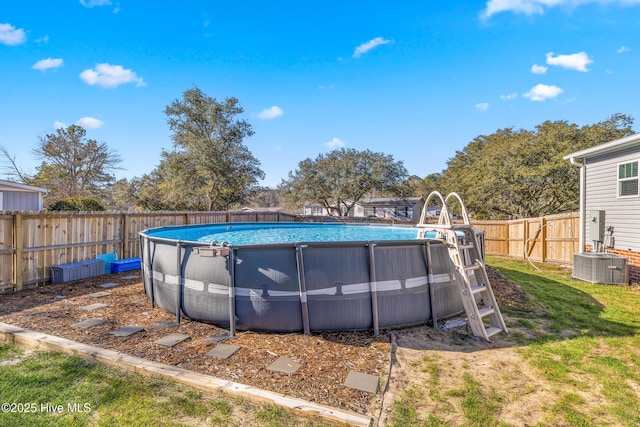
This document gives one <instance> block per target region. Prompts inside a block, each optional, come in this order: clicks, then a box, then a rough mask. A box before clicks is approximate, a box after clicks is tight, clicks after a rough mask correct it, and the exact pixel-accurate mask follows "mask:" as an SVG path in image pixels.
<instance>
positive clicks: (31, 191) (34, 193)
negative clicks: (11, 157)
mask: <svg viewBox="0 0 640 427" xmlns="http://www.w3.org/2000/svg"><path fill="white" fill-rule="evenodd" d="M46 194H47V190H46V189H44V188H40V187H33V186H31V185H25V184H18V183H17V182H11V181H5V180H2V179H0V211H41V210H42V209H43V208H44V196H45V195H46Z"/></svg>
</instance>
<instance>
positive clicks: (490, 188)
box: [441, 114, 633, 219]
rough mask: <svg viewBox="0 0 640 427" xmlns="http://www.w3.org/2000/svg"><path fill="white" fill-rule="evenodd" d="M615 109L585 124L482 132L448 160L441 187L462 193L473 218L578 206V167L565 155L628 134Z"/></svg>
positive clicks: (627, 123)
mask: <svg viewBox="0 0 640 427" xmlns="http://www.w3.org/2000/svg"><path fill="white" fill-rule="evenodd" d="M632 123H633V119H632V118H631V117H629V116H626V115H623V114H616V115H614V116H612V117H610V118H609V119H607V120H605V121H602V122H599V123H596V124H593V125H587V126H582V127H580V126H578V125H576V124H570V123H567V122H566V121H555V122H551V121H546V122H544V123H542V124H540V125H538V126H536V127H535V129H534V130H533V131H529V130H524V129H521V130H517V131H514V130H513V129H512V128H507V129H500V130H498V131H496V132H495V133H493V134H491V135H481V136H478V137H476V138H475V139H474V140H473V141H471V142H470V143H469V144H468V145H467V146H466V147H465V148H464V150H462V151H458V152H456V154H455V156H454V157H452V158H451V159H449V161H448V163H447V168H446V170H445V171H444V173H443V176H442V181H441V183H442V187H443V189H444V191H445V192H451V191H456V192H458V193H460V195H461V196H462V197H463V200H464V201H465V204H466V205H467V208H468V209H469V210H470V211H471V212H472V214H473V216H475V217H476V218H496V219H497V218H524V217H532V216H541V215H548V214H554V213H559V212H566V211H570V210H575V209H578V207H579V201H578V193H579V177H578V170H577V168H575V167H574V166H572V165H571V164H570V163H569V162H568V161H566V160H564V159H563V156H565V155H566V154H569V153H571V152H574V151H579V150H582V149H585V148H590V147H593V146H596V145H599V144H602V143H605V142H608V141H611V140H614V139H618V138H622V137H624V136H627V135H629V134H631V133H632V129H631V125H632Z"/></svg>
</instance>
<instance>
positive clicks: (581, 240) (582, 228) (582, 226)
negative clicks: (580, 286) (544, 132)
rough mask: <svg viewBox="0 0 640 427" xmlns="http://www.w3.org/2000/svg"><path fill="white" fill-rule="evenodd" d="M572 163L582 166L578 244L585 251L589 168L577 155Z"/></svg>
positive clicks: (570, 159)
mask: <svg viewBox="0 0 640 427" xmlns="http://www.w3.org/2000/svg"><path fill="white" fill-rule="evenodd" d="M569 161H570V162H571V164H572V165H573V166H575V167H577V168H580V230H579V231H580V234H579V235H580V238H579V242H578V246H579V248H580V252H584V237H585V236H584V235H585V231H586V230H585V222H584V220H585V217H586V214H585V213H586V206H585V205H586V203H585V188H584V185H585V178H586V175H587V168H585V166H584V163H580V162H578V161H577V160H576V158H575V157H571V158H569Z"/></svg>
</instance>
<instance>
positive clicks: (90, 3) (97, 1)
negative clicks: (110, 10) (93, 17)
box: [80, 0, 111, 7]
mask: <svg viewBox="0 0 640 427" xmlns="http://www.w3.org/2000/svg"><path fill="white" fill-rule="evenodd" d="M80 4H81V5H83V6H84V7H96V6H111V0H80Z"/></svg>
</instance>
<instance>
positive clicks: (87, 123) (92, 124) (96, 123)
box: [76, 117, 104, 129]
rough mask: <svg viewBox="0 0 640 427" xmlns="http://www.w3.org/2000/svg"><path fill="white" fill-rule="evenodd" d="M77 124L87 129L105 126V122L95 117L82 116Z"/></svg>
mask: <svg viewBox="0 0 640 427" xmlns="http://www.w3.org/2000/svg"><path fill="white" fill-rule="evenodd" d="M76 124H77V125H79V126H82V127H83V128H85V129H98V128H100V127H102V126H104V122H103V121H102V120H99V119H96V118H95V117H82V118H81V119H79V120H78V121H77V122H76Z"/></svg>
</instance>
